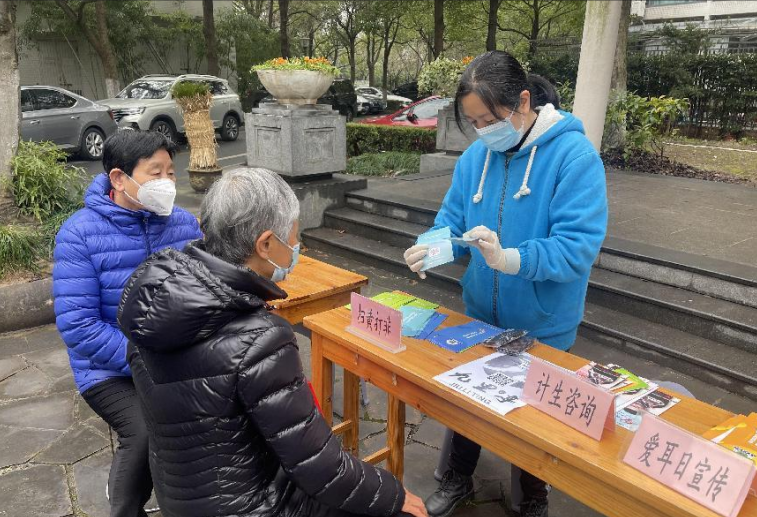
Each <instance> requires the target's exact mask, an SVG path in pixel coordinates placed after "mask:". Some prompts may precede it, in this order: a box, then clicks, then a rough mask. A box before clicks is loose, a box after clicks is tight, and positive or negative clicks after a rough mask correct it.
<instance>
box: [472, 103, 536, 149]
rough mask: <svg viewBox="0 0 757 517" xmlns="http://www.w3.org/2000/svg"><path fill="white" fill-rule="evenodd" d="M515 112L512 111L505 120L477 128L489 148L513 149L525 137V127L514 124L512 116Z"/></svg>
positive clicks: (479, 135)
mask: <svg viewBox="0 0 757 517" xmlns="http://www.w3.org/2000/svg"><path fill="white" fill-rule="evenodd" d="M514 113H515V112H514V111H513V112H512V113H510V116H509V117H507V119H505V120H500V121H499V122H496V123H494V124H491V125H489V126H486V127H484V128H481V129H478V128H476V133H477V134H478V137H479V138H480V139H481V141H483V142H484V145H485V146H486V147H487V148H488V149H491V150H492V151H496V152H500V153H504V152H505V151H507V150H508V149H512V148H513V147H515V146H516V145H518V142H520V141H521V139H523V135H524V133H525V132H524V127H521V128H520V129H515V126H513V123H512V118H513V114H514ZM524 125H525V124H524Z"/></svg>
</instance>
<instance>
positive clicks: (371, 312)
mask: <svg viewBox="0 0 757 517" xmlns="http://www.w3.org/2000/svg"><path fill="white" fill-rule="evenodd" d="M350 310H351V312H352V319H351V322H350V326H349V327H347V331H348V332H350V333H352V334H355V335H356V336H359V337H361V338H363V339H365V340H367V341H370V342H371V343H373V344H375V345H378V346H380V347H382V348H384V349H386V350H388V351H390V352H401V351H402V350H404V349H405V346H404V345H403V344H402V313H401V312H400V311H396V310H394V309H391V308H389V307H387V306H386V305H382V304H380V303H378V302H375V301H373V300H371V299H369V298H366V297H365V296H361V295H359V294H357V293H352V295H351V301H350Z"/></svg>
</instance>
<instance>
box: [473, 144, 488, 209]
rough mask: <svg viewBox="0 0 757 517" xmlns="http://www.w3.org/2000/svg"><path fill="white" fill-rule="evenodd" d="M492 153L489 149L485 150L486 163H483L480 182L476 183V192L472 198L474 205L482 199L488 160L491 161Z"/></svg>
mask: <svg viewBox="0 0 757 517" xmlns="http://www.w3.org/2000/svg"><path fill="white" fill-rule="evenodd" d="M491 157H492V152H491V150H490V149H487V150H486V161H485V162H484V172H482V173H481V181H480V182H479V183H478V192H476V195H475V196H473V202H474V203H480V202H481V200H482V199H483V198H484V182H485V181H486V173H487V172H489V160H491Z"/></svg>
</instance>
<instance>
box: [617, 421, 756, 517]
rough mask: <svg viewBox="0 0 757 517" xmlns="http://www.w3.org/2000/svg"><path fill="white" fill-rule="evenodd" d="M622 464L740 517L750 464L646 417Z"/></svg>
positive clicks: (752, 470)
mask: <svg viewBox="0 0 757 517" xmlns="http://www.w3.org/2000/svg"><path fill="white" fill-rule="evenodd" d="M623 461H624V462H625V463H627V464H628V465H630V466H632V467H633V468H635V469H637V470H639V471H640V472H643V473H644V474H646V475H647V476H649V477H651V478H654V479H656V480H657V481H659V482H661V483H663V484H664V485H667V486H668V487H670V488H672V489H673V490H675V491H676V492H680V493H681V494H683V495H685V496H686V497H688V498H689V499H693V500H694V501H696V502H698V503H700V504H702V505H704V506H706V507H707V508H709V509H710V510H713V511H715V512H717V513H718V514H720V515H723V516H725V517H735V516H736V515H738V513H739V510H741V506H742V505H743V504H744V500H745V499H746V496H747V493H748V492H749V488H750V486H751V484H752V481H753V479H754V477H755V466H754V463H752V462H751V461H749V460H747V459H746V458H742V457H741V456H738V455H737V454H735V453H733V452H731V451H729V450H727V449H725V448H723V447H720V446H719V445H717V444H715V443H713V442H710V441H708V440H705V439H704V438H702V437H701V436H695V435H693V434H691V433H689V432H688V431H685V430H683V429H680V428H679V427H676V426H674V425H672V424H669V423H667V422H665V421H664V420H662V419H661V418H658V417H656V416H654V415H652V414H649V413H645V414H644V416H643V417H642V421H641V426H639V430H638V431H636V435H635V436H634V438H633V442H631V446H630V447H629V448H628V451H626V455H625V457H624V458H623Z"/></svg>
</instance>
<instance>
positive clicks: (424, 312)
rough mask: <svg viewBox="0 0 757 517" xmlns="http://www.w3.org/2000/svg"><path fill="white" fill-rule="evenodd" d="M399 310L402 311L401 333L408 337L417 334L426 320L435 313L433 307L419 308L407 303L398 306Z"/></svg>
mask: <svg viewBox="0 0 757 517" xmlns="http://www.w3.org/2000/svg"><path fill="white" fill-rule="evenodd" d="M400 312H402V335H403V336H408V337H415V336H416V335H418V334H419V333H420V332H421V331H422V330H423V329H424V328H425V326H426V323H428V320H430V319H431V318H432V317H433V316H434V314H436V311H435V310H434V309H419V308H418V307H410V306H408V305H404V306H402V307H400Z"/></svg>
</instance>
